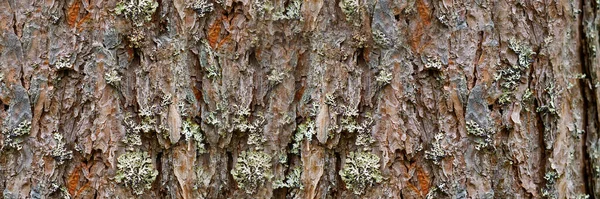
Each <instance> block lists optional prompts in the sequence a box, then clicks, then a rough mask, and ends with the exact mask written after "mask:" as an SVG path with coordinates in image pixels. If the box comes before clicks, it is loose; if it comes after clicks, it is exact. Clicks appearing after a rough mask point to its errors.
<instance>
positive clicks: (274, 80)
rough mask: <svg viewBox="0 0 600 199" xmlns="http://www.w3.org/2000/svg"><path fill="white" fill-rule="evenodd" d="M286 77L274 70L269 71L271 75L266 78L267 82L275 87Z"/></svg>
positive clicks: (284, 74) (283, 73)
mask: <svg viewBox="0 0 600 199" xmlns="http://www.w3.org/2000/svg"><path fill="white" fill-rule="evenodd" d="M286 77H287V74H286V73H285V72H283V71H279V70H276V69H273V70H271V73H270V74H269V75H268V76H267V80H269V82H270V83H271V84H272V85H277V84H280V83H281V82H283V79H284V78H286Z"/></svg>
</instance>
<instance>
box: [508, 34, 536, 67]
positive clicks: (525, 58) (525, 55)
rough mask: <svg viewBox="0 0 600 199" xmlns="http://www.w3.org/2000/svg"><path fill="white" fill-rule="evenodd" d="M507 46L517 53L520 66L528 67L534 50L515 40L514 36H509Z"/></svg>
mask: <svg viewBox="0 0 600 199" xmlns="http://www.w3.org/2000/svg"><path fill="white" fill-rule="evenodd" d="M508 48H510V49H511V50H513V51H514V52H515V53H517V55H518V56H519V65H520V66H521V67H523V68H529V65H530V64H531V63H532V62H533V55H535V52H533V50H531V48H530V47H529V46H526V45H525V44H523V43H522V42H520V41H517V40H516V39H515V38H511V39H509V41H508Z"/></svg>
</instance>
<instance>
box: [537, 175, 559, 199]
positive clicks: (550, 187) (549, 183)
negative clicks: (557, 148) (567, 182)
mask: <svg viewBox="0 0 600 199" xmlns="http://www.w3.org/2000/svg"><path fill="white" fill-rule="evenodd" d="M558 178H559V175H558V173H557V172H556V171H555V170H551V171H548V172H546V174H545V175H544V179H545V180H546V185H545V187H543V188H542V189H541V193H542V197H544V198H553V199H554V198H557V193H556V189H555V188H554V184H556V180H557V179H558Z"/></svg>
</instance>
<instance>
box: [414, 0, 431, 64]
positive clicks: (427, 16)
mask: <svg viewBox="0 0 600 199" xmlns="http://www.w3.org/2000/svg"><path fill="white" fill-rule="evenodd" d="M417 12H418V13H419V21H418V22H417V24H416V27H415V29H414V30H413V31H412V33H413V34H412V35H411V39H410V47H411V48H412V50H413V51H416V52H417V53H420V52H421V50H422V49H423V48H419V46H420V45H421V37H422V36H423V29H424V28H427V27H429V25H430V24H431V11H430V10H429V7H428V5H427V4H425V2H423V0H420V1H417Z"/></svg>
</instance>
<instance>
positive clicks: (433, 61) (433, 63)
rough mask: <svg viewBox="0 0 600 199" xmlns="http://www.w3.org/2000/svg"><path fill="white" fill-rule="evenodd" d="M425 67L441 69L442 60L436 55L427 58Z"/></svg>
mask: <svg viewBox="0 0 600 199" xmlns="http://www.w3.org/2000/svg"><path fill="white" fill-rule="evenodd" d="M425 69H428V70H441V69H442V61H440V59H439V58H437V57H433V58H427V61H426V62H425Z"/></svg>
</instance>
